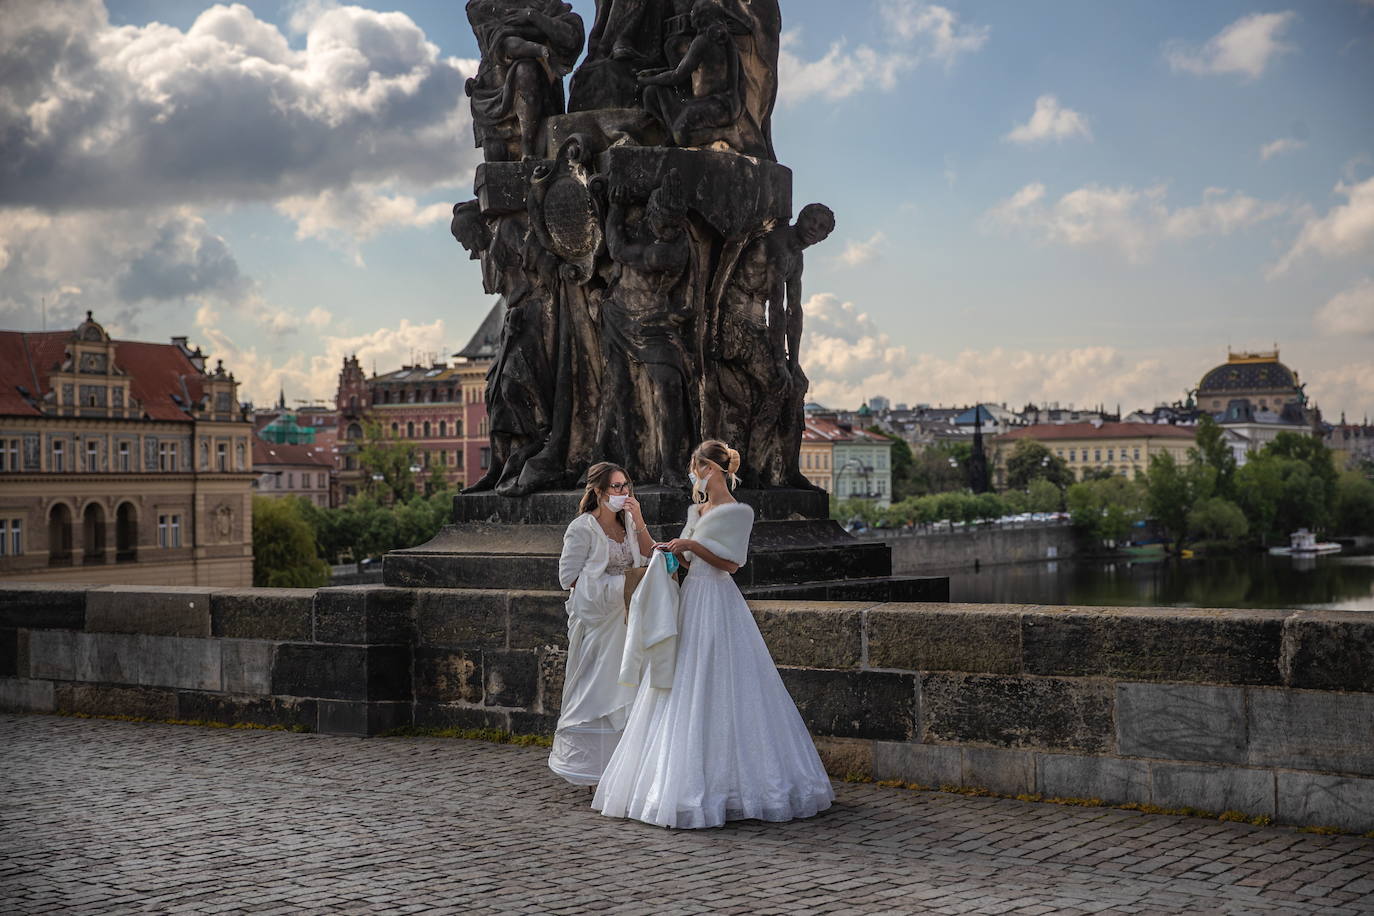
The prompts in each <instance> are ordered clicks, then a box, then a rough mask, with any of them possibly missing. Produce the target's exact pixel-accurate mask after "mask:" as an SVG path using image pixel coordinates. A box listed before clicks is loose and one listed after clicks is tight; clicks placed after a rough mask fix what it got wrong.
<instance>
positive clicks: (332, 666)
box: [272, 643, 368, 700]
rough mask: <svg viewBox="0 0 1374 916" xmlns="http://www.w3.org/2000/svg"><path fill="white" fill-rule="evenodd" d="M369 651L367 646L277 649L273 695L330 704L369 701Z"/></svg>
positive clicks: (295, 645) (291, 645)
mask: <svg viewBox="0 0 1374 916" xmlns="http://www.w3.org/2000/svg"><path fill="white" fill-rule="evenodd" d="M367 662H368V650H367V648H366V647H364V646H335V645H319V644H312V645H304V644H298V643H283V644H282V645H279V646H277V651H276V656H275V658H274V659H273V662H272V693H273V694H274V695H277V696H293V697H312V698H317V699H328V700H366V699H368V686H367V679H368V666H367Z"/></svg>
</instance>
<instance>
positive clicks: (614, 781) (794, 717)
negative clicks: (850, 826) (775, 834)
mask: <svg viewBox="0 0 1374 916" xmlns="http://www.w3.org/2000/svg"><path fill="white" fill-rule="evenodd" d="M738 468H739V453H738V452H736V451H735V450H734V449H731V448H729V447H728V446H726V445H725V444H724V443H723V442H719V441H716V440H708V441H706V442H703V443H702V444H701V445H700V446H698V448H697V450H696V451H695V452H694V453H693V455H692V474H693V479H694V486H693V495H694V496H695V497H696V498H697V499H698V502H697V504H696V505H694V506H692V508H691V509H690V510H689V511H688V514H687V526H686V527H685V528H684V529H683V531H682V536H681V537H680V538H678V539H676V540H674V541H671V542H669V544H668V545H667V546H666V549H667V550H668V551H670V552H672V553H674V554H677V555H678V556H679V557H680V558H681V559H682V560H683V561H684V562H686V563H690V569H689V572H688V574H687V578H686V580H685V582H684V583H683V586H682V590H681V604H680V615H681V616H680V624H679V628H678V635H677V640H678V643H677V654H676V664H675V667H674V670H673V675H672V687H671V688H660V687H654V686H653V685H652V683H651V681H650V679H649V678H647V677H646V678H644V679H643V682H642V683H641V684H640V687H639V691H638V693H636V695H635V700H634V705H633V706H632V707H631V708H630V715H629V720H628V722H627V723H626V725H625V731H624V733H623V735H622V737H621V739H620V743H619V746H618V747H617V748H616V750H615V753H614V754H613V755H612V756H611V759H610V762H609V763H608V764H607V765H606V770H605V773H604V774H603V775H602V777H601V781H600V783H599V784H598V785H597V789H596V795H595V796H594V798H593V800H592V807H593V808H595V809H596V810H598V811H600V812H601V813H602V814H605V815H607V816H609V817H632V818H636V819H638V820H641V821H644V822H646V823H649V824H657V825H660V826H663V827H715V826H719V825H720V824H723V823H724V822H725V821H727V820H738V819H745V818H757V819H759V820H765V821H786V820H791V819H792V818H798V817H810V816H811V815H813V814H815V813H816V812H818V811H822V810H824V809H826V808H828V807H830V803H831V802H832V801H833V800H834V797H835V794H834V791H833V790H832V789H831V786H830V778H829V777H828V776H827V775H826V773H825V768H824V767H823V766H822V765H821V761H820V757H819V756H818V755H817V754H816V748H815V745H814V744H813V743H812V741H811V736H810V734H809V733H808V732H807V730H806V726H805V725H804V724H803V723H802V719H801V715H800V714H798V712H797V707H796V705H795V704H793V702H792V698H791V696H789V695H788V693H787V688H786V687H784V686H783V683H782V678H781V677H780V676H779V675H778V669H777V667H776V666H775V665H774V664H773V659H772V657H771V656H770V655H769V654H768V648H767V646H765V645H764V642H763V637H762V636H761V635H760V634H759V629H758V625H757V624H755V623H754V618H753V615H751V614H750V612H749V607H748V605H747V604H746V603H745V601H744V596H743V595H741V594H740V591H739V588H738V587H737V586H736V585H735V583H734V581H733V580H732V579H731V578H730V575H731V574H732V573H734V572H735V571H736V570H738V569H739V568H740V566H742V565H744V561H745V559H746V554H747V552H748V544H749V532H750V530H751V529H752V527H753V524H754V510H753V509H751V508H750V507H749V506H747V505H745V504H743V503H740V502H736V501H735V499H734V498H733V497H732V496H731V495H730V485H731V483H732V482H733V480H734V472H735V471H736V470H737V469H738ZM703 497H704V502H703V501H701V500H702V499H703Z"/></svg>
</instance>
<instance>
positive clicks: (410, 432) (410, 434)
mask: <svg viewBox="0 0 1374 916" xmlns="http://www.w3.org/2000/svg"><path fill="white" fill-rule="evenodd" d="M406 438H407V439H414V438H415V423H414V422H410V423H407V424H406Z"/></svg>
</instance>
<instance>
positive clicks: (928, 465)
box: [903, 442, 973, 498]
mask: <svg viewBox="0 0 1374 916" xmlns="http://www.w3.org/2000/svg"><path fill="white" fill-rule="evenodd" d="M971 454H973V446H971V445H970V444H969V443H967V442H936V443H934V444H932V445H928V446H926V447H925V448H923V449H921V451H920V452H919V453H916V454H914V455H912V459H911V477H910V483H909V486H910V491H909V492H908V493H907V494H906V496H918V495H922V494H926V493H947V492H949V491H951V490H962V489H964V488H965V487H967V486H968V459H969V456H970V455H971ZM906 496H903V498H906Z"/></svg>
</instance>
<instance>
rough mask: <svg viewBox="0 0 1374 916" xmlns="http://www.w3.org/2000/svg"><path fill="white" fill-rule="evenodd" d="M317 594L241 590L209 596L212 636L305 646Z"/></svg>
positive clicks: (311, 591) (296, 589) (295, 591)
mask: <svg viewBox="0 0 1374 916" xmlns="http://www.w3.org/2000/svg"><path fill="white" fill-rule="evenodd" d="M314 600H315V593H314V591H313V590H311V589H303V588H241V589H235V590H234V591H223V592H215V593H214V594H212V595H211V596H210V635H211V636H226V637H231V638H234V639H274V640H281V641H283V642H292V641H294V642H306V641H309V640H310V638H311V629H312V624H311V619H310V617H311V611H312V608H313V604H314Z"/></svg>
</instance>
